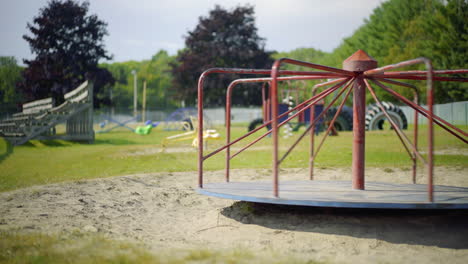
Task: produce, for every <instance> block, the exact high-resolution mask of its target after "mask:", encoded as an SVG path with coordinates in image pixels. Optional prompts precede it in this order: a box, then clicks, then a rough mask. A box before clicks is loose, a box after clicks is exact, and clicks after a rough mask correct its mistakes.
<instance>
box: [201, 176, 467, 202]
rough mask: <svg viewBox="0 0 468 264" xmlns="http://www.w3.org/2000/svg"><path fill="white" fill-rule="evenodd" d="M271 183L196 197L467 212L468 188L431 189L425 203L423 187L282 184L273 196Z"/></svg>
mask: <svg viewBox="0 0 468 264" xmlns="http://www.w3.org/2000/svg"><path fill="white" fill-rule="evenodd" d="M272 187H273V186H272V183H271V182H270V181H263V182H222V183H205V184H204V186H203V188H199V189H198V192H199V193H200V194H204V195H209V196H215V197H220V198H226V199H232V200H239V201H247V202H257V203H270V204H283V205H299V206H317V207H342V208H375V209H377V208H380V209H385V208H388V209H468V188H466V187H454V186H442V185H434V199H433V202H428V198H427V195H428V194H427V185H426V184H396V183H382V182H366V189H365V190H355V189H352V188H351V181H322V180H313V181H284V182H280V183H279V190H280V195H279V197H277V198H276V197H274V196H273V190H272Z"/></svg>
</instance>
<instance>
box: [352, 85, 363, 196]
mask: <svg viewBox="0 0 468 264" xmlns="http://www.w3.org/2000/svg"><path fill="white" fill-rule="evenodd" d="M365 119H366V92H365V89H364V85H363V78H362V77H359V78H357V80H356V81H354V86H353V135H354V139H353V159H352V160H353V161H352V164H353V165H352V171H353V180H352V183H353V184H352V185H353V189H357V190H364V185H365V178H364V173H365V167H364V166H365V139H366V136H365V134H366V128H365Z"/></svg>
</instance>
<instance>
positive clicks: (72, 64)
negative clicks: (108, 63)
mask: <svg viewBox="0 0 468 264" xmlns="http://www.w3.org/2000/svg"><path fill="white" fill-rule="evenodd" d="M88 8H89V2H86V1H85V2H82V3H81V4H80V3H77V2H74V1H73V0H66V1H59V0H51V1H50V2H49V3H48V6H46V7H45V8H42V9H41V10H40V12H39V16H37V17H35V18H34V20H33V24H30V23H28V24H27V28H28V29H29V30H30V31H31V36H28V35H24V36H23V38H24V39H25V40H26V41H27V42H28V43H29V45H30V48H31V51H32V53H33V54H35V55H36V58H35V59H33V60H24V63H25V64H26V65H27V68H26V69H25V70H24V71H23V78H24V81H23V82H21V83H20V84H19V88H20V89H21V90H22V91H24V93H25V94H26V95H27V96H28V97H29V99H30V100H31V99H38V98H44V97H49V96H52V97H54V98H55V99H56V100H57V101H58V102H57V103H60V101H61V100H63V94H64V93H66V92H68V91H70V90H73V89H74V88H76V87H77V86H78V85H79V84H80V83H82V82H83V81H84V80H86V79H91V80H92V81H94V84H95V85H94V90H95V91H94V95H95V100H94V102H95V105H96V106H98V105H99V104H100V103H102V102H105V101H106V100H105V99H103V98H105V97H106V96H103V95H102V94H101V93H100V90H101V89H102V88H103V87H104V86H105V85H107V84H112V83H113V82H114V79H113V77H112V75H111V74H110V73H109V72H108V71H107V70H105V69H100V68H99V67H98V62H99V60H101V59H111V56H110V55H109V54H108V53H107V51H106V50H105V47H104V43H103V38H104V36H106V35H108V32H107V29H106V26H107V24H106V23H105V22H103V21H102V20H99V19H98V17H97V16H96V15H88Z"/></svg>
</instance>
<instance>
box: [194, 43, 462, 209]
mask: <svg viewBox="0 0 468 264" xmlns="http://www.w3.org/2000/svg"><path fill="white" fill-rule="evenodd" d="M284 64H292V65H297V66H302V67H304V68H311V69H313V70H318V71H289V70H281V69H280V68H281V65H284ZM417 64H422V65H424V66H425V67H426V70H423V71H421V70H409V71H396V70H397V69H400V68H403V67H409V66H412V65H417ZM223 73H232V74H239V75H261V76H265V75H269V76H270V77H260V78H245V79H237V80H234V81H232V82H231V83H230V85H229V86H228V87H227V90H226V144H225V145H224V146H222V147H219V148H217V149H216V150H214V151H212V152H210V153H208V154H206V155H205V154H204V148H203V146H204V144H203V141H204V132H203V131H204V130H203V84H204V80H205V78H206V77H207V76H209V75H212V74H223ZM466 73H468V69H461V70H433V69H432V64H431V62H430V60H428V59H426V58H418V59H413V60H408V61H404V62H400V63H396V64H392V65H388V66H384V67H380V68H378V65H377V61H376V60H374V59H373V58H372V57H370V56H369V55H368V54H367V53H366V52H364V51H362V50H358V51H357V52H356V53H354V54H353V55H351V56H350V57H349V58H348V59H346V60H345V61H344V62H343V69H337V68H332V67H327V66H323V65H318V64H313V63H309V62H303V61H298V60H293V59H288V58H283V59H279V60H277V61H275V63H274V64H273V67H272V69H271V70H268V69H236V68H212V69H209V70H206V71H205V72H204V73H203V74H202V75H201V76H200V78H199V81H198V135H197V138H198V142H199V144H198V187H199V188H198V192H199V193H201V194H204V195H210V196H215V197H221V198H227V199H233V200H241V201H249V202H259V203H272V204H287V205H302V206H320V207H347V208H395V209H468V188H466V187H457V186H439V185H434V184H433V177H434V175H433V171H434V153H433V142H434V132H433V124H434V123H435V124H436V125H438V126H440V127H441V128H443V129H445V130H446V131H448V132H449V133H450V134H452V135H453V136H455V137H457V138H458V139H460V140H461V141H463V142H464V143H465V144H468V141H467V138H468V133H466V132H465V131H463V130H461V129H459V128H457V127H455V126H453V125H452V124H450V123H448V122H447V121H445V120H444V119H442V118H440V117H438V116H436V115H435V114H434V112H433V99H434V95H433V94H434V93H433V82H434V81H454V82H467V81H468V78H465V77H458V76H457V77H453V75H454V74H457V75H460V74H466ZM292 80H301V81H308V80H326V81H325V82H322V83H320V84H318V85H316V86H314V88H313V91H311V94H312V96H311V97H310V98H308V99H306V100H304V101H303V102H301V103H298V104H297V105H296V106H294V107H290V109H288V111H286V112H284V113H282V114H279V110H278V108H279V107H278V83H279V82H284V81H292ZM397 80H398V81H397ZM401 80H421V81H426V97H427V101H426V105H427V109H425V108H423V107H421V106H420V105H419V103H418V101H417V94H418V91H417V89H416V87H415V86H414V85H412V84H408V83H405V82H402V81H401ZM242 83H268V84H269V87H270V88H269V91H268V94H269V96H266V94H267V91H265V89H266V86H265V85H264V86H263V91H262V94H263V97H264V98H263V110H264V122H263V124H262V125H261V126H259V127H257V128H255V129H253V130H252V131H250V132H248V133H247V134H245V135H243V136H241V137H239V138H237V139H235V140H231V97H232V90H233V89H234V88H235V87H236V86H237V85H238V84H242ZM385 84H392V85H397V86H400V87H404V88H408V89H413V90H414V94H415V98H414V99H415V100H414V101H412V100H409V99H407V98H406V97H404V96H402V95H401V94H400V93H398V92H396V91H395V90H393V89H391V88H389V87H388V86H386V85H385ZM319 87H320V88H323V87H324V89H323V91H321V92H319V93H317V94H315V92H316V91H315V90H316V89H317V88H319ZM375 87H378V88H380V89H383V90H384V91H386V92H387V93H389V94H391V95H392V96H393V97H395V98H396V99H398V100H399V101H401V102H402V103H404V104H405V105H407V106H409V107H411V108H412V109H414V113H415V118H414V122H415V123H414V134H413V135H414V136H413V139H412V140H410V138H409V137H408V136H407V135H406V134H405V133H403V132H402V130H401V129H400V127H399V126H398V124H396V120H394V118H393V119H392V116H391V115H390V113H389V112H388V111H387V109H386V107H385V106H384V103H382V102H381V100H379V98H378V97H377V95H376V93H375ZM367 92H369V93H370V94H371V96H372V98H373V99H374V101H375V103H376V106H378V108H379V109H380V110H381V111H382V113H383V114H384V115H385V118H386V119H387V120H388V122H389V123H390V125H391V128H392V129H393V131H395V133H396V135H397V137H398V138H399V139H400V141H401V142H402V144H403V146H404V148H405V150H406V151H407V153H408V154H409V157H410V158H411V160H412V162H413V166H412V169H413V171H412V175H413V178H412V183H410V184H395V183H385V182H366V181H365V139H366V135H365V130H366V129H365V125H366V124H365V114H366V93H367ZM351 93H352V96H353V97H352V101H353V107H352V108H353V111H352V113H353V126H352V129H353V146H352V177H351V179H350V180H349V181H324V180H314V160H315V159H316V157H317V154H318V153H319V150H320V148H321V146H322V144H323V142H324V141H325V139H326V138H327V135H328V134H329V133H330V132H331V131H332V130H333V128H334V123H335V121H336V120H337V118H338V116H339V114H340V112H341V111H342V110H343V107H344V104H345V102H346V101H347V99H348V97H349V96H350V95H351ZM332 94H333V95H332ZM328 96H330V97H331V98H332V99H331V100H330V102H329V103H328V104H327V105H323V106H322V107H323V110H322V111H321V113H320V114H314V113H315V107H316V106H317V105H318V104H321V103H322V102H323V100H324V99H325V98H326V97H328ZM340 97H343V100H342V102H341V103H340V104H339V106H338V108H337V110H336V112H335V115H334V116H333V118H332V119H331V121H330V122H329V124H328V127H327V129H326V131H325V133H324V136H323V138H322V140H321V142H320V143H319V144H318V146H317V147H316V148H315V147H314V131H315V126H316V125H317V124H318V122H319V120H322V118H323V115H324V114H325V113H326V112H327V110H329V109H330V107H332V105H333V104H335V102H336V101H337V100H338V99H339V98H340ZM305 111H309V120H308V126H307V127H306V129H305V131H304V132H303V133H302V134H301V135H300V136H299V137H298V138H297V139H296V141H295V142H294V143H293V144H292V145H291V146H290V147H289V148H288V149H287V151H285V153H284V154H282V155H281V156H280V155H279V151H278V147H279V140H278V139H279V129H280V128H281V127H282V126H284V125H285V124H287V123H288V122H290V121H291V120H292V119H293V118H295V117H297V116H298V115H301V114H303V113H304V112H305ZM265 113H266V114H265ZM418 114H419V115H422V116H424V117H426V118H427V129H428V131H427V135H428V142H427V146H428V147H427V150H426V156H425V157H423V155H422V154H421V152H420V151H419V150H418V147H417V143H418V142H417V141H418ZM264 127H268V132H266V133H265V134H263V135H261V136H260V137H258V138H256V139H255V140H253V141H251V142H250V143H248V144H247V145H245V146H244V147H242V148H240V149H239V150H237V151H236V152H235V153H231V146H233V145H234V144H237V143H239V142H240V141H242V140H244V139H245V138H246V137H248V136H250V135H252V134H253V133H255V132H257V131H259V130H260V129H262V128H264ZM268 135H271V140H272V146H271V153H272V181H257V182H255V181H253V182H252V181H250V182H233V181H230V161H231V159H232V158H234V157H235V156H237V155H239V154H240V153H242V152H243V151H245V150H246V149H248V148H249V147H251V146H253V145H254V144H256V143H257V142H258V141H260V140H262V139H263V138H265V137H266V136H268ZM307 135H308V137H309V139H310V159H309V175H308V176H306V177H307V179H305V180H303V181H283V180H282V181H279V166H280V164H281V163H282V162H283V161H284V159H285V158H286V157H287V156H288V155H289V154H290V153H291V152H292V151H293V150H294V148H295V147H296V146H297V145H298V143H299V142H300V141H301V140H303V139H304V138H306V136H307ZM222 153H225V157H226V169H225V180H224V181H223V182H210V183H204V179H203V163H204V161H206V160H207V159H209V158H210V157H212V156H214V155H216V154H222ZM418 160H419V161H420V162H421V163H423V164H424V165H425V168H426V170H427V182H426V183H424V184H417V183H416V169H417V162H418Z"/></svg>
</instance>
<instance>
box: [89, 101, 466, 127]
mask: <svg viewBox="0 0 468 264" xmlns="http://www.w3.org/2000/svg"><path fill="white" fill-rule="evenodd" d="M400 108H401V109H402V111H403V112H404V113H405V115H406V119H407V120H408V124H413V123H414V110H413V109H412V108H411V107H409V106H400ZM424 108H426V109H427V107H426V106H424ZM174 111H176V109H163V110H147V111H146V112H145V120H142V113H141V111H140V112H139V115H140V117H139V118H138V119H137V120H134V121H131V122H129V123H137V122H145V121H146V120H151V121H153V122H158V121H164V120H166V118H167V117H168V116H169V115H171V114H172V113H173V112H174ZM204 113H205V116H206V117H208V119H209V120H210V122H212V124H224V116H225V110H224V108H222V107H220V108H208V109H204ZM434 113H435V114H436V115H437V116H439V117H441V118H443V119H445V120H446V121H447V122H449V123H451V124H453V125H468V101H463V102H455V103H448V104H438V105H434ZM194 115H195V116H196V114H194ZM108 117H112V118H113V119H115V120H118V121H120V122H123V121H126V120H129V119H131V118H132V117H133V112H132V110H110V109H105V110H98V111H95V118H94V122H95V123H100V122H102V121H104V120H105V119H107V118H108ZM261 117H262V109H261V108H260V107H237V108H232V122H233V123H248V122H251V121H252V120H254V119H257V118H261ZM419 123H420V124H427V119H426V118H425V117H424V116H422V115H419Z"/></svg>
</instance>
